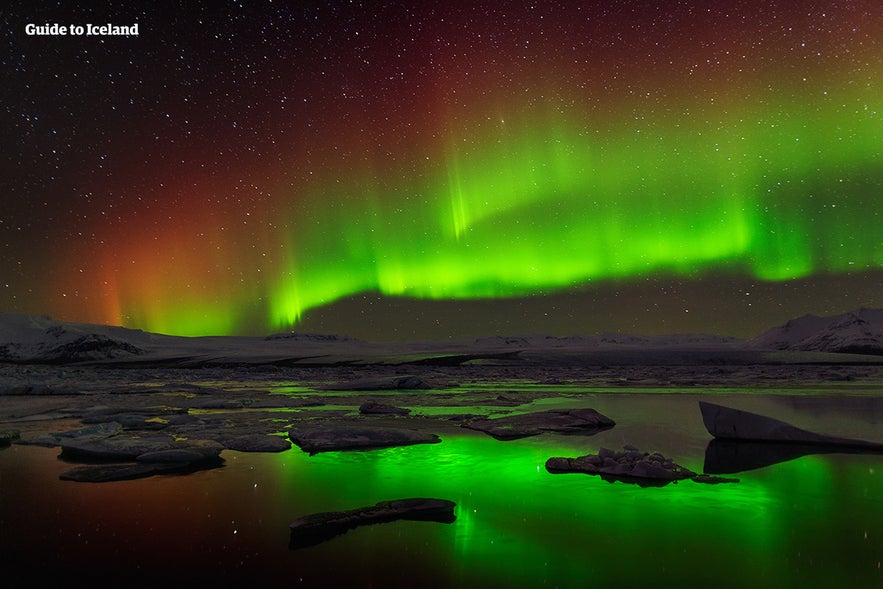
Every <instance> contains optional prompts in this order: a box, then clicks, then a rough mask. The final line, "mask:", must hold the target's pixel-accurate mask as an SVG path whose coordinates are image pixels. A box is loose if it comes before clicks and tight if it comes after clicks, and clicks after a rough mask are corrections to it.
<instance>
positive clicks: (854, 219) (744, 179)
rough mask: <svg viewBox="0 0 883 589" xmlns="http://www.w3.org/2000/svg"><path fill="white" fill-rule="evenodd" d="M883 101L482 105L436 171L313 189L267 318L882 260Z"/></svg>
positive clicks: (766, 274)
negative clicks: (396, 300)
mask: <svg viewBox="0 0 883 589" xmlns="http://www.w3.org/2000/svg"><path fill="white" fill-rule="evenodd" d="M862 94H863V93H862ZM877 103H879V99H878V100H876V101H875V102H874V103H869V102H868V101H866V100H864V99H863V98H862V96H860V95H856V96H842V97H834V96H829V95H828V94H827V93H820V94H819V95H818V96H816V97H814V98H810V99H806V98H804V99H803V100H802V101H801V102H800V103H799V104H780V105H772V106H771V105H767V107H766V108H764V109H763V110H762V111H757V112H752V111H750V110H747V109H745V108H738V109H734V111H733V112H734V113H738V114H731V115H726V116H725V115H724V114H723V113H726V112H727V111H726V109H714V110H709V111H708V112H706V113H702V114H700V115H698V116H697V114H695V113H694V114H692V116H690V117H686V116H672V117H670V119H671V120H666V119H665V118H661V119H656V122H655V123H653V124H650V123H646V122H645V123H642V124H633V125H631V126H630V127H629V126H627V125H624V124H623V125H617V126H615V127H614V126H608V127H602V126H600V125H599V126H597V127H595V128H589V127H587V126H586V125H585V124H583V125H581V124H579V123H578V122H577V121H573V120H568V118H567V117H566V116H564V115H563V114H561V113H560V112H559V111H556V110H554V109H551V108H550V109H547V110H546V112H543V113H542V114H541V115H536V114H535V113H534V114H531V116H522V117H521V118H520V120H519V119H518V118H516V120H512V121H510V120H502V119H501V120H494V121H490V122H488V121H489V119H488V118H487V117H486V118H485V119H482V120H477V121H475V122H474V124H473V125H467V126H466V127H467V129H465V132H461V133H459V134H454V133H451V137H450V138H449V141H448V146H447V148H446V150H445V153H444V157H443V158H439V159H440V162H439V163H438V164H437V165H435V166H434V167H433V166H432V165H431V163H430V165H429V166H428V168H427V169H426V170H422V171H421V173H419V174H415V175H414V176H415V177H417V178H426V180H425V181H419V180H411V179H409V180H407V181H404V180H402V181H398V182H391V181H386V182H382V181H380V180H379V179H378V175H376V174H375V175H372V174H370V173H366V174H363V175H362V177H360V178H359V180H358V181H356V182H353V183H352V184H351V185H349V186H348V187H342V186H341V183H340V182H339V181H334V182H329V185H328V186H327V187H325V188H321V189H319V190H317V191H316V194H315V195H313V196H312V198H310V199H309V202H310V203H313V210H311V211H310V215H309V217H310V220H311V221H310V222H309V223H300V224H298V231H297V232H296V233H293V234H292V235H290V241H289V243H288V247H287V248H286V251H290V252H291V251H293V252H298V253H299V254H301V253H302V255H301V256H298V257H296V258H291V259H289V260H288V261H287V270H286V271H284V272H282V273H281V276H280V277H279V278H278V280H277V281H276V283H275V287H274V288H272V289H271V294H270V297H269V298H270V301H271V310H270V315H271V323H272V325H273V326H275V327H284V326H288V325H291V324H294V323H297V322H298V321H299V320H300V319H301V317H302V316H303V314H304V313H305V312H306V311H308V310H309V309H311V308H314V307H317V306H321V305H326V304H328V303H331V302H333V301H335V300H337V299H340V298H342V297H345V296H349V295H352V294H354V293H358V292H364V291H377V292H380V293H382V294H384V295H392V296H408V297H416V298H427V299H458V298H494V297H512V296H525V295H531V294H536V293H548V292H552V291H557V290H562V289H568V288H573V287H577V286H579V285H584V284H586V283H589V282H592V281H597V280H605V279H619V278H633V277H639V276H646V275H650V274H663V275H666V274H667V275H679V276H687V277H696V276H699V275H701V274H702V273H703V272H704V271H707V270H710V269H715V270H721V269H724V270H725V271H731V272H733V273H737V274H742V275H751V276H754V277H756V278H758V279H760V280H764V281H784V280H791V279H796V278H801V277H805V276H809V275H812V274H816V273H843V272H851V271H860V270H867V269H873V268H880V267H883V239H881V235H883V232H881V231H880V230H879V211H880V208H881V207H880V205H879V203H880V199H879V194H880V190H881V177H883V176H881V170H883V154H881V148H880V146H881V142H880V138H881V137H883V119H881V118H880V117H879V116H878V110H877ZM764 113H776V114H775V115H765V114H764ZM715 117H717V118H715ZM697 119H698V120H702V121H703V122H702V123H701V124H694V123H692V122H691V121H694V120H697ZM626 127H628V128H626ZM461 131H463V130H461ZM467 137H469V140H466V138H467Z"/></svg>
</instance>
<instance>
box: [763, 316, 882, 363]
mask: <svg viewBox="0 0 883 589" xmlns="http://www.w3.org/2000/svg"><path fill="white" fill-rule="evenodd" d="M748 345H749V346H750V347H753V348H757V349H766V350H799V351H806V352H838V353H851V354H874V355H883V309H865V308H862V309H857V310H855V311H850V312H848V313H842V314H840V315H833V316H829V317H819V316H817V315H804V316H803V317H798V318H796V319H792V320H790V321H788V322H786V323H785V324H784V325H780V326H778V327H773V328H772V329H769V330H767V331H765V332H764V333H762V334H760V335H759V336H757V337H755V338H752V339H751V340H749V341H748Z"/></svg>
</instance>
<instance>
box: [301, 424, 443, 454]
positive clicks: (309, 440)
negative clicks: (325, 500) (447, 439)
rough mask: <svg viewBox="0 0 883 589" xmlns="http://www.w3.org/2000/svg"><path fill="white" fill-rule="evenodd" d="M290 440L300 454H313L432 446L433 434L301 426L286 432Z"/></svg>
mask: <svg viewBox="0 0 883 589" xmlns="http://www.w3.org/2000/svg"><path fill="white" fill-rule="evenodd" d="M288 437H289V438H291V441H292V442H294V443H295V444H297V445H298V446H299V447H300V448H301V450H303V451H304V452H309V453H310V454H315V453H317V452H329V451H333V450H370V449H373V448H388V447H391V446H409V445H411V444H435V443H438V442H441V439H440V438H439V437H438V436H436V435H435V434H430V433H425V432H420V431H416V430H410V429H401V428H392V427H367V426H349V425H342V426H334V425H324V426H303V427H296V428H294V429H292V430H291V431H290V432H289V433H288Z"/></svg>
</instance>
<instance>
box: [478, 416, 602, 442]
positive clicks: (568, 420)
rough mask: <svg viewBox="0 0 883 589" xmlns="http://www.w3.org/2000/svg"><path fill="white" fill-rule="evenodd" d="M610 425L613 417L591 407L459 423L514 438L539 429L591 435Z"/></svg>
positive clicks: (495, 436)
mask: <svg viewBox="0 0 883 589" xmlns="http://www.w3.org/2000/svg"><path fill="white" fill-rule="evenodd" d="M614 425H616V422H615V421H613V420H612V419H610V418H609V417H607V416H605V415H602V414H600V413H598V412H597V411H595V410H594V409H553V410H551V411H540V412H536V413H523V414H520V415H509V416H506V417H497V418H495V419H487V418H482V419H476V420H473V421H470V422H468V423H464V424H463V427H466V428H469V429H474V430H478V431H482V432H484V433H486V434H488V435H490V436H493V437H494V438H496V439H498V440H514V439H517V438H524V437H527V436H536V435H538V434H541V433H543V432H557V433H564V434H582V435H592V434H596V433H598V432H599V431H604V430H606V429H610V428H611V427H613V426H614Z"/></svg>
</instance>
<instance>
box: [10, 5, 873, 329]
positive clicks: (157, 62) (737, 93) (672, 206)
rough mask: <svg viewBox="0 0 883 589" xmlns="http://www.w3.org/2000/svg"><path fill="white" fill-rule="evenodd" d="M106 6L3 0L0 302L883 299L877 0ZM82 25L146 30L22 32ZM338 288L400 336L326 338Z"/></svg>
mask: <svg viewBox="0 0 883 589" xmlns="http://www.w3.org/2000/svg"><path fill="white" fill-rule="evenodd" d="M115 10H116V12H113V11H111V12H110V13H108V14H104V13H102V14H99V15H95V14H94V13H89V14H87V13H85V12H83V13H78V12H76V10H75V9H72V8H70V7H64V8H62V7H59V6H56V7H50V8H41V9H31V8H27V7H24V6H19V7H18V8H17V9H14V10H12V11H11V12H10V13H9V14H7V15H5V16H4V18H5V23H4V26H5V27H6V28H7V29H8V30H10V31H12V35H11V37H10V39H11V41H10V42H11V44H12V45H13V47H14V51H12V52H11V53H10V55H8V56H7V57H4V58H3V59H4V67H5V68H7V69H8V70H9V71H11V72H13V75H12V80H11V83H10V84H7V85H5V87H4V89H3V90H2V93H3V98H4V104H9V105H10V107H9V108H8V109H7V110H6V111H5V112H4V113H3V114H2V116H3V121H4V122H3V125H4V128H5V129H6V131H5V132H4V133H3V136H4V137H5V138H6V139H4V142H5V143H6V144H7V149H4V158H3V160H2V170H3V177H4V180H5V182H4V184H5V190H4V191H3V194H2V197H0V198H2V199H3V203H4V205H5V207H4V212H3V214H2V219H0V220H2V224H0V236H2V237H0V239H2V242H0V245H2V246H3V247H2V250H0V252H2V254H0V270H2V277H3V280H2V282H3V285H2V286H3V288H2V292H0V297H2V298H0V309H2V310H8V311H15V312H30V313H51V314H52V315H53V316H56V317H57V318H62V319H67V320H74V321H91V322H102V323H111V324H119V325H125V326H129V327H139V328H143V329H147V330H150V331H158V332H163V333H173V334H183V335H205V334H232V333H245V332H251V333H263V332H268V331H274V330H285V329H289V328H294V329H300V328H303V327H304V326H310V327H317V328H318V329H320V330H321V329H323V328H324V329H325V330H332V331H335V330H345V331H348V332H349V333H354V334H357V335H361V336H363V337H364V336H366V335H367V336H372V335H373V336H376V337H380V338H388V337H408V336H413V335H415V333H414V332H413V330H412V331H411V332H409V331H408V329H409V327H408V325H409V324H413V322H414V316H413V315H412V316H407V315H403V311H402V310H403V309H406V308H407V309H409V310H413V309H415V305H416V302H415V301H424V300H425V301H426V303H425V304H424V305H423V306H421V307H420V308H421V309H422V310H421V311H419V313H422V314H423V316H428V317H429V318H430V319H431V318H432V316H433V315H438V314H439V313H442V312H443V311H441V310H440V309H443V308H444V307H442V306H438V305H439V304H441V303H449V302H450V301H462V305H464V306H461V307H458V311H457V314H458V315H462V318H461V319H459V320H457V321H446V322H445V326H444V327H437V328H436V331H434V332H433V331H432V330H431V329H429V330H428V331H421V332H420V334H419V335H423V336H425V335H429V336H434V337H445V336H451V335H456V334H457V333H459V332H464V333H465V332H468V331H469V330H470V329H474V330H479V331H480V330H481V329H482V325H484V329H485V330H493V329H494V327H493V326H496V325H498V324H499V318H497V320H488V321H485V323H481V321H484V320H483V319H478V318H479V317H481V316H482V315H491V314H493V313H494V312H497V313H500V312H503V311H502V309H506V310H507V311H506V312H510V311H511V309H512V308H513V307H512V306H511V305H510V306H505V305H500V306H499V307H495V306H494V304H495V303H496V302H501V301H504V300H518V299H524V300H525V301H528V302H526V303H525V305H528V306H534V307H537V308H542V307H543V306H544V305H545V306H546V307H548V308H551V307H555V306H559V305H564V304H566V305H568V306H569V308H568V309H567V310H565V311H564V312H561V313H559V316H560V317H563V319H559V320H557V322H556V321H554V320H551V319H550V320H549V321H547V322H545V323H544V322H543V321H542V320H538V321H532V322H528V321H526V320H523V319H522V318H519V317H517V316H515V317H511V320H509V319H507V324H506V327H505V329H508V330H510V331H523V330H539V331H546V332H556V331H557V332H564V331H569V332H573V331H574V330H578V331H584V332H594V331H598V330H599V329H600V327H599V326H598V324H596V323H592V321H591V320H590V319H586V320H579V321H574V319H573V317H574V316H579V317H581V316H587V317H591V316H593V315H597V314H599V313H600V314H604V315H611V316H612V317H615V321H617V322H618V324H619V325H621V326H622V328H624V329H626V328H632V327H634V329H636V330H639V331H643V332H645V333H652V332H654V331H679V330H685V329H697V330H707V331H715V330H716V331H718V332H727V333H737V334H741V335H750V334H751V329H760V328H762V327H766V326H767V325H769V324H771V323H773V322H775V321H780V320H784V319H787V318H789V317H792V316H795V315H797V314H799V313H800V312H817V313H821V312H829V311H833V310H846V309H848V308H854V307H857V306H859V305H867V306H883V298H881V297H883V288H881V286H883V231H881V229H880V216H881V215H880V213H881V210H883V204H881V203H883V201H881V198H880V197H881V187H883V147H881V146H883V117H881V115H880V110H881V107H883V98H881V97H883V88H881V84H880V80H881V74H883V52H881V47H880V39H881V38H883V16H881V14H880V11H879V7H877V6H876V4H875V3H873V2H870V0H868V1H856V2H845V3H833V2H832V3H821V4H819V5H813V6H812V7H802V8H800V9H799V10H798V9H797V8H795V7H793V6H791V5H790V4H787V3H777V2H773V3H769V2H763V3H761V2H755V1H744V2H737V3H734V4H730V5H728V6H726V7H724V6H716V5H713V4H709V3H703V2H684V3H671V5H668V4H666V5H664V6H656V5H654V4H652V3H645V2H622V3H615V5H613V6H605V5H604V4H603V3H600V4H599V3H582V4H580V3H567V4H562V5H559V4H556V3H548V4H546V5H544V6H537V7H528V6H523V5H512V6H509V5H505V4H504V5H498V4H495V5H480V4H478V5H471V4H469V5H462V6H461V5H459V4H458V3H454V4H452V5H451V6H448V7H446V8H445V9H440V8H437V7H435V6H433V5H432V4H429V3H426V4H423V3H419V4H416V5H413V6H411V7H400V6H392V5H383V6H382V7H378V8H371V9H369V8H368V7H362V6H358V5H352V6H346V7H343V6H338V5H336V4H334V3H330V4H324V3H312V4H310V5H308V6H302V7H299V8H298V9H296V10H293V9H288V8H283V7H275V6H272V5H256V6H253V7H251V6H249V7H243V8H239V7H236V6H232V5H231V6H227V7H224V8H223V9H222V8H216V9H209V8H206V7H191V8H188V9H187V10H185V11H179V12H176V13H174V14H173V15H171V16H163V15H162V14H160V12H161V11H160V10H159V9H157V10H156V12H155V13H154V12H144V11H134V9H129V10H128V11H125V10H124V9H115ZM98 16H100V17H101V18H100V19H99V18H97V17H98ZM87 17H88V19H91V20H93V21H96V22H97V21H98V20H100V21H101V22H115V21H118V22H119V23H124V22H125V23H129V22H135V21H138V22H139V31H140V34H139V36H138V37H137V38H114V39H109V40H107V41H102V42H100V43H99V42H98V41H97V40H94V39H70V38H51V37H41V38H27V37H25V35H24V26H25V24H26V22H32V21H33V22H44V21H45V22H54V21H55V20H59V21H60V20H64V21H65V22H67V21H71V22H73V21H77V22H78V21H79V20H84V19H86V18H87ZM84 22H85V21H84ZM47 72H48V73H49V74H50V75H47ZM831 277H834V278H831ZM835 279H836V280H837V281H839V283H840V284H842V288H840V289H834V288H831V287H830V286H829V287H827V288H825V289H821V288H813V285H816V284H818V282H819V281H823V282H824V281H828V283H829V284H830V283H831V281H832V280H835ZM703 284H706V285H708V288H707V289H703V288H702V286H701V285H703ZM683 285H699V286H697V287H695V288H694V287H692V286H689V287H686V288H685V289H684V290H690V291H691V292H693V293H696V292H699V293H702V292H703V290H706V291H708V292H720V291H732V292H733V293H738V295H736V294H733V295H732V297H733V298H732V299H721V300H714V298H713V297H703V296H701V294H700V295H699V296H696V295H695V294H694V296H691V297H690V298H689V299H683V300H680V301H678V302H677V304H675V305H674V306H672V305H670V304H668V303H667V302H665V301H664V300H663V299H665V298H666V297H667V296H669V295H668V294H667V293H669V292H671V291H672V290H673V289H675V290H677V289H678V288H679V287H680V286H683ZM776 285H781V286H776ZM782 289H785V290H782ZM796 290H800V291H801V297H800V299H799V304H798V305H794V306H786V305H783V301H789V300H790V299H789V296H786V294H785V293H786V292H794V291H796ZM748 291H757V292H764V293H765V296H764V297H763V298H757V297H755V298H754V299H752V305H751V308H748V307H747V306H740V307H739V308H734V306H733V304H732V300H735V299H736V297H737V296H745V295H746V294H747V293H748ZM377 295H379V296H380V297H382V298H383V299H384V300H385V299H386V298H387V297H392V298H395V299H397V300H400V301H402V304H401V305H399V306H398V308H397V307H396V305H394V304H393V305H389V304H382V305H381V304H378V305H373V304H371V299H372V298H373V297H375V296H377ZM599 299H602V300H603V301H605V303H606V304H601V305H599ZM360 301H361V302H360ZM366 301H367V302H366ZM473 301H475V302H473ZM481 301H486V302H485V303H482V302H481ZM681 303H683V304H681ZM333 304H344V305H348V306H350V307H357V308H358V312H357V314H359V315H361V316H364V317H371V320H370V323H371V325H373V326H381V327H378V328H376V329H375V328H374V327H372V328H370V329H368V328H365V333H362V331H360V329H361V328H360V327H359V325H351V326H350V328H349V329H347V326H346V325H344V326H340V325H337V324H334V323H327V322H326V323H323V322H322V320H321V319H318V320H313V323H311V319H310V318H311V317H320V316H322V313H323V309H326V310H327V309H331V308H334V307H333V306H332V305H333ZM471 305H478V306H476V307H472V306H471ZM329 306H331V307H329ZM418 306H419V305H418ZM678 306H680V309H679V315H674V314H673V313H672V311H671V309H673V308H676V307H678ZM685 306H689V307H692V309H693V311H694V312H693V316H694V317H695V316H699V317H704V319H699V320H698V321H699V323H684V322H683V319H682V317H683V315H684V311H685V309H684V308H683V307H685ZM599 307H600V308H599ZM466 308H468V309H469V310H468V311H467V312H462V313H461V310H463V309H466ZM381 309H383V310H382V311H381ZM495 309H496V311H495ZM637 309H640V311H639V310H637ZM697 311H698V313H697ZM327 313H330V311H326V314H327ZM378 313H380V314H381V315H380V316H379V315H377V314H378ZM639 315H640V316H639ZM712 317H713V319H711V318H712ZM326 318H327V317H326ZM568 318H569V319H568ZM317 321H318V322H317ZM703 321H704V323H703ZM431 322H432V321H431V320H430V321H428V322H427V323H431ZM435 323H436V324H437V325H440V322H439V321H438V320H437V319H436V321H435ZM366 324H367V323H366ZM332 325H333V327H330V326H332ZM383 325H386V326H387V327H386V328H384V327H382V326H383ZM390 325H392V326H393V327H392V328H389V327H388V326H390ZM703 328H704V329H703ZM390 329H392V331H390Z"/></svg>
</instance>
